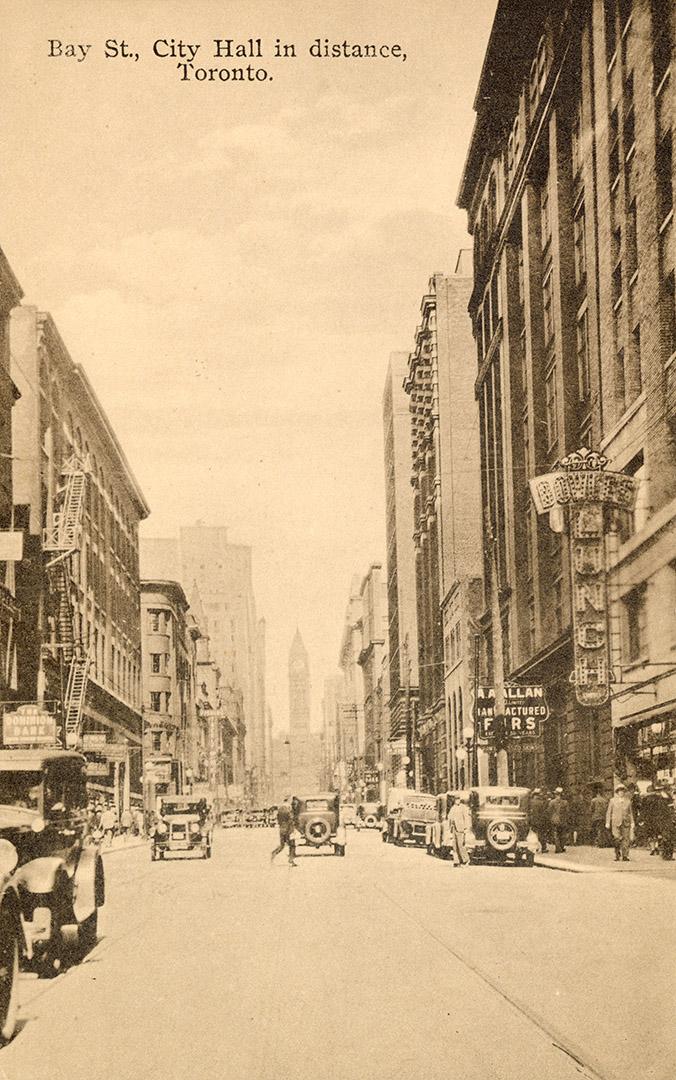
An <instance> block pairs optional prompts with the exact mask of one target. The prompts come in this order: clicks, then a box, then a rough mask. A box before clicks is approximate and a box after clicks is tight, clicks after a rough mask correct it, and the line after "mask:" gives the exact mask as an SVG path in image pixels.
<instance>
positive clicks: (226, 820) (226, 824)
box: [221, 810, 239, 829]
mask: <svg viewBox="0 0 676 1080" xmlns="http://www.w3.org/2000/svg"><path fill="white" fill-rule="evenodd" d="M221 825H222V826H223V828H224V829H234V828H235V827H236V826H237V825H239V812H238V811H237V810H224V811H223V812H222V814H221Z"/></svg>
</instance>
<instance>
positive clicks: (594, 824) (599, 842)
mask: <svg viewBox="0 0 676 1080" xmlns="http://www.w3.org/2000/svg"><path fill="white" fill-rule="evenodd" d="M590 810H591V830H592V842H593V843H594V844H596V846H597V847H605V846H606V814H607V812H608V799H607V797H606V796H605V795H604V794H603V792H602V791H601V790H600V789H597V791H596V794H595V795H594V796H593V798H592V801H591V806H590Z"/></svg>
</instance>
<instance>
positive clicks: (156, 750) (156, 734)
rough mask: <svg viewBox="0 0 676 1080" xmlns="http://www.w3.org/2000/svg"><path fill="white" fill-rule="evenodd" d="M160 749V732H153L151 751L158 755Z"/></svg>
mask: <svg viewBox="0 0 676 1080" xmlns="http://www.w3.org/2000/svg"><path fill="white" fill-rule="evenodd" d="M161 749H162V732H161V731H153V751H154V753H156V754H159V753H160V751H161Z"/></svg>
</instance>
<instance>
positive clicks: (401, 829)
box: [385, 788, 437, 846]
mask: <svg viewBox="0 0 676 1080" xmlns="http://www.w3.org/2000/svg"><path fill="white" fill-rule="evenodd" d="M436 815H437V802H436V795H429V794H428V793H427V792H424V791H415V790H414V789H413V788H390V791H389V794H388V796H387V816H386V821H387V833H386V835H385V839H386V840H387V842H388V843H391V844H409V843H410V844H418V845H421V846H422V845H424V844H425V839H426V831H427V826H428V824H430V823H431V822H433V821H434V820H435V818H436Z"/></svg>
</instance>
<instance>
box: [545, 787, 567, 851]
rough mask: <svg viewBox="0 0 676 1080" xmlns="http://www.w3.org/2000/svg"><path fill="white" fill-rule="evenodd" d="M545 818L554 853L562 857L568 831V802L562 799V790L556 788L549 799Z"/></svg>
mask: <svg viewBox="0 0 676 1080" xmlns="http://www.w3.org/2000/svg"><path fill="white" fill-rule="evenodd" d="M547 817H548V819H549V825H550V828H551V833H552V839H553V841H554V851H555V853H556V854H557V855H562V854H563V853H564V851H565V850H566V833H567V830H568V800H567V799H564V797H563V788H561V787H557V788H556V790H555V791H554V797H553V799H550V801H549V805H548V807H547Z"/></svg>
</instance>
